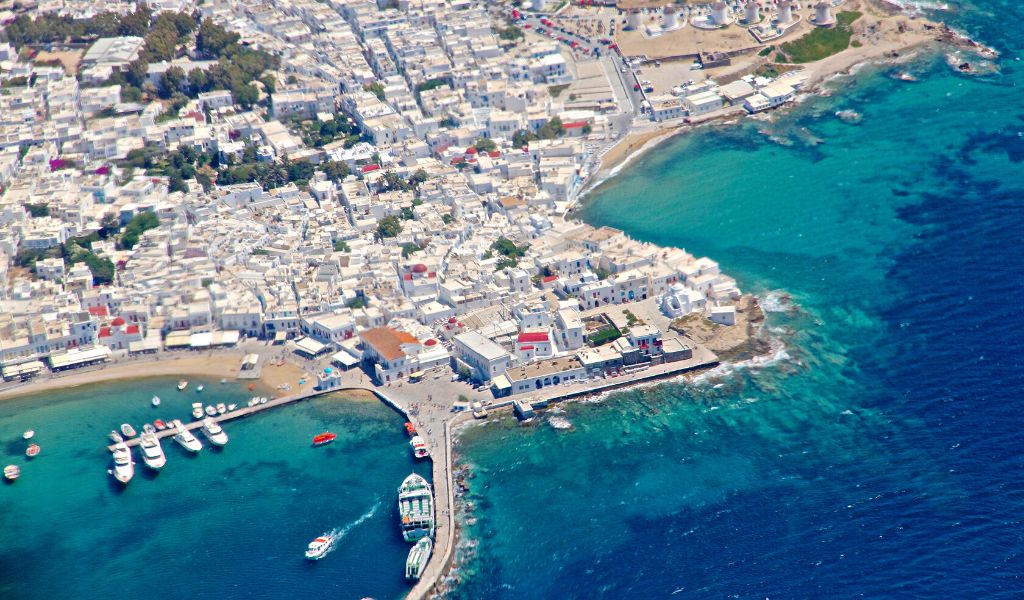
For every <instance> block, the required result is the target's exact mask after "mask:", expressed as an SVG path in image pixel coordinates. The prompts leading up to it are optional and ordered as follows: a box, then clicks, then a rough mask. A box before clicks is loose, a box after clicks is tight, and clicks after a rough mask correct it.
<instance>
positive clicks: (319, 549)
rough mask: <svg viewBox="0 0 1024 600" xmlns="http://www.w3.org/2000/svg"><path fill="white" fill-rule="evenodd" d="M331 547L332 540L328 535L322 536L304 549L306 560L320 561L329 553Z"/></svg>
mask: <svg viewBox="0 0 1024 600" xmlns="http://www.w3.org/2000/svg"><path fill="white" fill-rule="evenodd" d="M333 545H334V538H332V537H331V536H329V535H322V536H320V537H318V538H316V539H315V540H313V541H312V542H310V543H309V546H308V547H307V548H306V558H308V559H309V560H320V559H321V558H323V557H324V555H325V554H327V552H328V551H330V549H331V546H333Z"/></svg>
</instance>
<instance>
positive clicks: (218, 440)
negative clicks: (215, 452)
mask: <svg viewBox="0 0 1024 600" xmlns="http://www.w3.org/2000/svg"><path fill="white" fill-rule="evenodd" d="M203 435H205V436H206V439H208V440H210V443H212V444H214V445H217V446H223V445H224V444H226V443H228V434H226V433H224V429H222V428H221V426H220V424H219V423H217V422H216V421H214V420H213V419H210V418H207V419H204V420H203Z"/></svg>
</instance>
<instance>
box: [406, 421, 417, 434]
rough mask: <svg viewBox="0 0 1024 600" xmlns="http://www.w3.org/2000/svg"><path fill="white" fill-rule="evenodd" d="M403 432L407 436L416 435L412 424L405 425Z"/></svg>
mask: <svg viewBox="0 0 1024 600" xmlns="http://www.w3.org/2000/svg"><path fill="white" fill-rule="evenodd" d="M405 432H406V433H408V434H409V435H416V428H415V427H413V426H412V423H406V424H405Z"/></svg>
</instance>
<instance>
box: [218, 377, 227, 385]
mask: <svg viewBox="0 0 1024 600" xmlns="http://www.w3.org/2000/svg"><path fill="white" fill-rule="evenodd" d="M227 382H228V380H227V378H226V377H221V378H220V384H221V385H224V384H225V383H227Z"/></svg>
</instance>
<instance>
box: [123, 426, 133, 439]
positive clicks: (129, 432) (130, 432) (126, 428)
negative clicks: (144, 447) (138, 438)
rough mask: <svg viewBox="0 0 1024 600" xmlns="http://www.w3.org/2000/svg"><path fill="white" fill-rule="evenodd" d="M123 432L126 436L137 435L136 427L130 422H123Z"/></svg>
mask: <svg viewBox="0 0 1024 600" xmlns="http://www.w3.org/2000/svg"><path fill="white" fill-rule="evenodd" d="M121 433H122V434H123V435H124V437H135V428H134V427H132V426H131V425H129V424H128V423H121Z"/></svg>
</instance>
